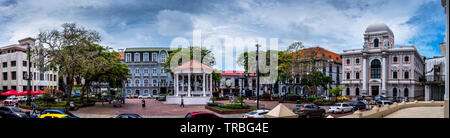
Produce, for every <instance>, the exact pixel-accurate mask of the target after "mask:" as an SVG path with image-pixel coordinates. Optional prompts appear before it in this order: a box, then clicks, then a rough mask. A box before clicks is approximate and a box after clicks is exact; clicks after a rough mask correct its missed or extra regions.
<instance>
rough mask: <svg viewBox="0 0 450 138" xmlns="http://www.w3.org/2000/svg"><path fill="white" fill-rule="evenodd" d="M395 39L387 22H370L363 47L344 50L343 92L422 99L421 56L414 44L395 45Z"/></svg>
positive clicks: (358, 95) (356, 94)
mask: <svg viewBox="0 0 450 138" xmlns="http://www.w3.org/2000/svg"><path fill="white" fill-rule="evenodd" d="M394 40H395V39H394V33H393V32H392V31H391V29H390V28H389V27H388V26H387V25H385V24H373V25H370V26H369V27H367V29H366V31H365V33H364V46H363V48H362V49H352V50H344V51H343V53H342V54H341V56H342V59H343V62H344V63H343V67H342V69H343V75H342V77H343V82H342V84H343V85H344V92H343V95H347V96H351V97H360V96H371V97H374V96H378V95H380V96H383V97H387V98H392V99H404V97H408V100H423V99H424V87H423V85H421V84H420V83H421V82H420V79H422V78H423V77H424V62H425V61H424V57H422V56H421V55H420V54H419V53H418V51H417V50H416V48H415V47H414V46H394V44H395V43H394Z"/></svg>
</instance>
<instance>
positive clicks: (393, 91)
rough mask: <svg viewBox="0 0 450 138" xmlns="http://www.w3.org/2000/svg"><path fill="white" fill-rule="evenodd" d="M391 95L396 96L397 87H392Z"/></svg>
mask: <svg viewBox="0 0 450 138" xmlns="http://www.w3.org/2000/svg"><path fill="white" fill-rule="evenodd" d="M392 97H394V98H395V97H397V88H394V89H392Z"/></svg>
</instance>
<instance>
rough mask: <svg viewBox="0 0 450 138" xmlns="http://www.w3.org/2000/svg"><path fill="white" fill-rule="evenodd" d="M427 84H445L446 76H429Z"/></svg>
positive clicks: (426, 80)
mask: <svg viewBox="0 0 450 138" xmlns="http://www.w3.org/2000/svg"><path fill="white" fill-rule="evenodd" d="M425 84H445V75H427V76H425Z"/></svg>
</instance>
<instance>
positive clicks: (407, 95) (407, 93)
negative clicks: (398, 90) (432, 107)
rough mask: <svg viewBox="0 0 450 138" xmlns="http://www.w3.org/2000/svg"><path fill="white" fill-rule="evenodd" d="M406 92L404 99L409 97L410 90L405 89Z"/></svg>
mask: <svg viewBox="0 0 450 138" xmlns="http://www.w3.org/2000/svg"><path fill="white" fill-rule="evenodd" d="M403 92H404V94H403V95H404V97H409V90H408V88H405V90H404V91H403Z"/></svg>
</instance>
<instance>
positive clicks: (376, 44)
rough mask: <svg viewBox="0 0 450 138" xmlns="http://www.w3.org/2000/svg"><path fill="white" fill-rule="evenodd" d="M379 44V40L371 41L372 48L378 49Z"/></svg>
mask: <svg viewBox="0 0 450 138" xmlns="http://www.w3.org/2000/svg"><path fill="white" fill-rule="evenodd" d="M379 42H380V40H378V38H375V40H373V47H378V43H379Z"/></svg>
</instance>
